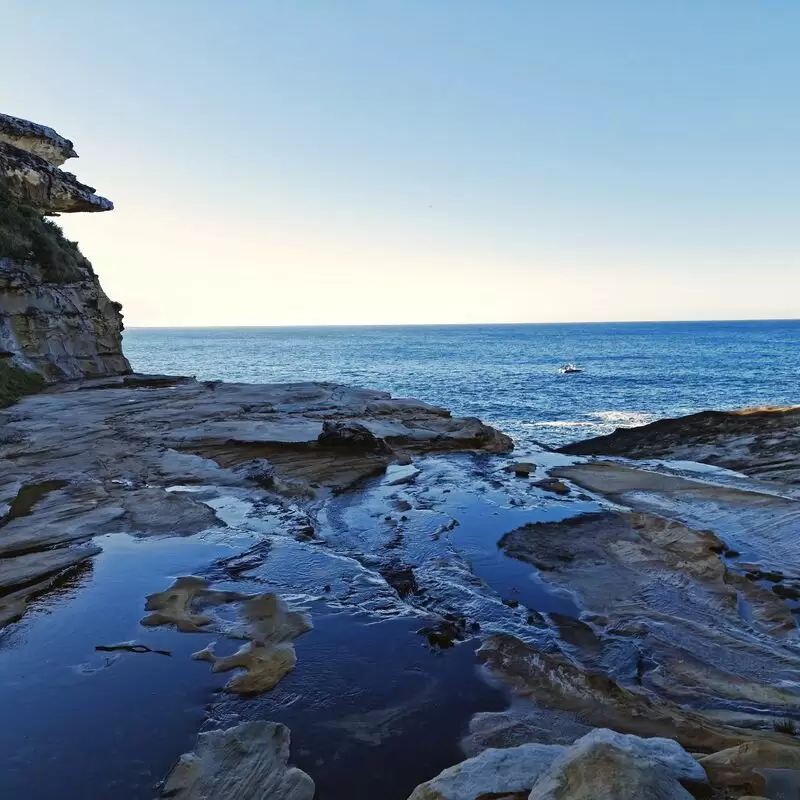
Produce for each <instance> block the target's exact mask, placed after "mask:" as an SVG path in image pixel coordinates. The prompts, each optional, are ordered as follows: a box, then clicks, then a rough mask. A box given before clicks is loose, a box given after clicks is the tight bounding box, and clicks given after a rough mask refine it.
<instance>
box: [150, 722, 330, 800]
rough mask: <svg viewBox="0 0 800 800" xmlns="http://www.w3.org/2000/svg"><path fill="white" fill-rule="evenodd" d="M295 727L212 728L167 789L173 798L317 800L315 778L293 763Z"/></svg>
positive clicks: (182, 760)
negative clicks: (290, 752) (292, 734)
mask: <svg viewBox="0 0 800 800" xmlns="http://www.w3.org/2000/svg"><path fill="white" fill-rule="evenodd" d="M289 745H290V736H289V729H288V728H287V727H286V726H285V725H280V724H278V723H275V722H264V721H255V722H243V723H242V724H240V725H237V726H235V727H233V728H228V729H227V730H217V731H208V732H207V733H201V734H200V735H199V736H198V737H197V746H196V747H195V749H194V750H193V751H192V752H191V753H185V754H184V755H182V756H181V757H180V760H179V761H178V763H177V764H176V765H175V767H174V769H173V770H172V772H171V773H170V774H169V777H168V778H167V780H166V781H165V783H164V786H163V788H162V791H161V795H160V796H161V797H162V798H171V800H234V798H235V800H265V798H269V799H270V800H313V798H314V781H313V780H311V778H310V777H309V776H308V775H306V773H305V772H303V771H302V770H299V769H297V768H296V767H290V766H289V765H288V762H289Z"/></svg>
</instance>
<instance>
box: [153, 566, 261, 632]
mask: <svg viewBox="0 0 800 800" xmlns="http://www.w3.org/2000/svg"><path fill="white" fill-rule="evenodd" d="M208 587H209V582H208V581H207V580H206V579H205V578H198V577H196V576H194V575H188V576H186V577H182V578H178V579H177V580H176V581H175V583H173V584H172V586H170V587H169V589H166V590H165V591H163V592H156V593H155V594H151V595H148V596H147V601H146V603H145V610H146V611H150V612H152V613H150V614H148V615H147V616H146V617H144V618H143V619H142V620H141V624H142V625H148V626H157V625H175V627H176V628H177V629H178V630H179V631H181V632H183V633H201V632H202V631H203V629H204V628H205V627H206V626H207V625H209V624H210V623H211V622H212V621H213V617H210V616H208V615H206V614H202V613H200V611H201V610H202V609H203V608H207V607H208V606H212V605H220V604H222V603H229V602H233V601H235V600H243V599H245V598H246V597H247V595H243V594H241V593H239V592H220V591H215V590H213V589H209V588H208Z"/></svg>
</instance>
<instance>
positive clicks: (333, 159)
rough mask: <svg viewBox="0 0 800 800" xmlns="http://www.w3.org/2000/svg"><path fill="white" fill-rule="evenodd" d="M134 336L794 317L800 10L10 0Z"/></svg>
mask: <svg viewBox="0 0 800 800" xmlns="http://www.w3.org/2000/svg"><path fill="white" fill-rule="evenodd" d="M2 17H3V27H4V30H5V35H4V37H3V38H4V42H3V47H2V50H0V66H2V74H3V75H4V76H5V77H4V80H3V88H2V92H1V93H0V97H2V104H1V105H0V107H1V108H2V110H3V111H6V112H8V113H11V114H15V115H18V116H23V117H27V118H30V119H34V120H37V121H40V122H44V123H46V124H49V125H52V126H53V127H55V128H56V129H57V130H58V131H59V132H61V133H63V134H64V135H66V136H68V137H70V138H72V139H73V140H74V141H75V143H76V149H77V150H78V152H79V153H80V154H81V158H80V159H79V160H77V161H74V162H68V165H67V168H69V169H72V170H73V171H75V172H76V173H77V174H78V176H79V177H80V178H81V179H83V180H85V181H86V182H88V183H90V184H92V185H95V186H97V188H98V191H99V192H100V193H101V194H105V195H106V196H108V197H110V198H111V199H112V200H114V201H115V203H116V206H117V208H116V210H115V211H113V212H111V213H110V214H105V215H95V216H89V215H83V216H80V217H78V216H77V215H76V216H75V217H70V218H67V219H65V220H64V227H65V229H66V230H67V233H68V234H69V235H70V236H71V237H72V238H77V239H79V240H80V242H81V246H82V247H83V248H84V250H85V251H86V253H87V254H88V255H89V257H90V258H91V259H92V260H93V262H94V264H95V267H96V269H97V270H98V272H99V273H100V275H101V278H102V280H103V283H104V285H105V287H106V289H107V290H108V292H109V294H110V295H111V296H113V297H114V298H115V299H118V300H120V301H121V302H122V303H123V304H124V305H125V311H126V319H127V322H128V324H129V325H183V324H186V325H204V324H208V325H224V324H246V325H258V324H265V325H266V324H295V323H296V324H316V323H320V324H324V323H401V322H481V321H483V322H502V321H517V322H525V321H531V322H535V321H551V320H573V319H574V320H592V319H596V320H603V319H710V318H756V317H797V316H800V299H799V298H800V220H799V219H798V215H799V213H800V47H798V41H800V2H797V1H796V0H781V1H778V0H564V1H563V2H554V1H553V0H547V2H545V1H544V0H541V1H539V0H481V1H480V2H474V1H473V0H426V2H421V1H418V0H395V1H394V2H392V1H391V0H374V1H373V2H361V1H359V0H342V1H339V0H302V1H301V0H296V1H292V0H284V1H283V2H245V1H244V0H238V1H237V0H233V1H232V2H228V3H221V2H206V1H205V0H192V2H189V0H137V2H128V1H127V0H104V2H99V0H94V1H93V0H85V1H84V2H80V3H64V2H63V0H59V2H52V1H51V0H38V1H37V2H35V3H34V2H29V0H5V2H4V3H3V10H2Z"/></svg>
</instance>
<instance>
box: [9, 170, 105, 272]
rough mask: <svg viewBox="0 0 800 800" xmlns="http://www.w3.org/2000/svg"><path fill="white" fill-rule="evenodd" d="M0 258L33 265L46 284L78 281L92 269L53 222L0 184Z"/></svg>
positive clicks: (76, 247)
mask: <svg viewBox="0 0 800 800" xmlns="http://www.w3.org/2000/svg"><path fill="white" fill-rule="evenodd" d="M0 258H8V259H11V260H12V261H18V262H25V261H28V262H34V263H35V264H37V265H38V266H39V268H40V269H41V270H42V277H43V279H44V280H45V282H47V283H68V282H70V281H74V280H78V279H79V278H80V277H81V276H82V275H83V274H84V272H85V270H86V269H87V268H88V269H91V266H90V264H89V262H88V261H87V260H86V258H85V257H84V256H83V255H82V254H81V251H80V250H79V249H78V245H77V244H76V243H75V242H70V241H69V239H67V238H66V237H65V236H64V232H63V231H62V230H61V228H59V227H58V225H56V224H55V223H54V222H52V221H51V220H49V219H45V218H44V217H43V216H42V215H41V213H40V212H38V211H36V209H33V208H30V207H28V206H25V205H22V204H21V203H19V202H17V201H16V200H15V199H14V198H13V197H12V196H11V194H10V193H9V191H8V188H7V187H6V186H4V185H3V183H2V181H0Z"/></svg>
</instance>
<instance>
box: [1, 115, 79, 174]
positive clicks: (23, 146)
mask: <svg viewBox="0 0 800 800" xmlns="http://www.w3.org/2000/svg"><path fill="white" fill-rule="evenodd" d="M0 142H3V143H4V144H10V145H12V146H14V147H17V148H19V149H20V150H25V151H26V152H28V153H32V154H33V155H35V156H38V157H39V158H42V159H44V160H45V161H46V162H47V163H48V164H52V165H53V166H54V167H59V166H61V164H63V163H64V162H65V161H66V160H67V159H68V158H76V157H77V155H78V154H77V153H76V152H75V150H74V148H73V146H72V142H71V141H70V140H69V139H65V138H64V137H63V136H61V135H60V134H58V133H56V132H55V131H54V130H53V129H52V128H48V127H47V126H46V125H39V124H37V123H36V122H30V121H28V120H27V119H20V118H19V117H12V116H10V115H9V114H0Z"/></svg>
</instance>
